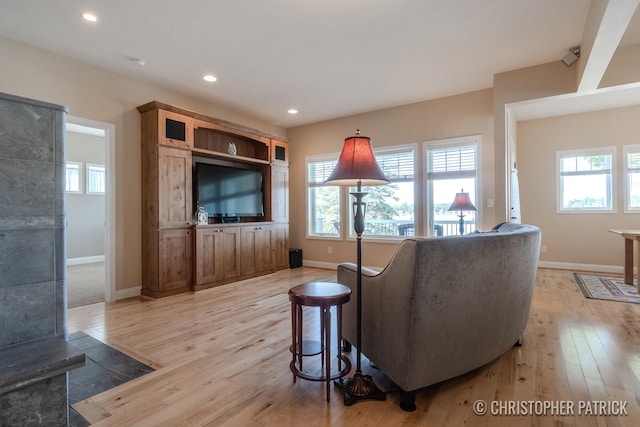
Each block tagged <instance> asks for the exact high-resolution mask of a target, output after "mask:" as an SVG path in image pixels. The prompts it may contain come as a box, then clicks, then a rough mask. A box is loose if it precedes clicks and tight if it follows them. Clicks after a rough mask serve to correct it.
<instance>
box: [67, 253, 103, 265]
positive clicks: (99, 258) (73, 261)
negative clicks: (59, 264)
mask: <svg viewBox="0 0 640 427" xmlns="http://www.w3.org/2000/svg"><path fill="white" fill-rule="evenodd" d="M93 262H104V255H96V256H85V257H79V258H67V265H80V264H91V263H93Z"/></svg>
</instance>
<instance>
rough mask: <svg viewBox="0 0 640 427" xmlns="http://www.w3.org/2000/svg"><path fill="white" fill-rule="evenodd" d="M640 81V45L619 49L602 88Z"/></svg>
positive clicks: (604, 77)
mask: <svg viewBox="0 0 640 427" xmlns="http://www.w3.org/2000/svg"><path fill="white" fill-rule="evenodd" d="M639 81H640V43H639V44H632V45H627V46H624V47H621V48H618V49H617V50H616V52H615V54H614V55H613V58H612V59H611V63H610V64H609V66H608V67H607V71H606V72H605V73H604V76H603V77H602V81H601V82H600V87H601V88H603V87H609V86H616V85H622V84H627V83H636V82H639Z"/></svg>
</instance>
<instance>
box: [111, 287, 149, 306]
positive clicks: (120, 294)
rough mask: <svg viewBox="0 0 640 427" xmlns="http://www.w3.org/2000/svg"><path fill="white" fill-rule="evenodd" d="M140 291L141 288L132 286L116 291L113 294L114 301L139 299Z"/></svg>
mask: <svg viewBox="0 0 640 427" xmlns="http://www.w3.org/2000/svg"><path fill="white" fill-rule="evenodd" d="M141 291H142V286H134V287H132V288H127V289H118V290H117V291H116V292H115V295H116V298H115V300H116V301H120V300H121V299H127V298H134V297H139V296H140V292H141ZM112 302H113V301H112Z"/></svg>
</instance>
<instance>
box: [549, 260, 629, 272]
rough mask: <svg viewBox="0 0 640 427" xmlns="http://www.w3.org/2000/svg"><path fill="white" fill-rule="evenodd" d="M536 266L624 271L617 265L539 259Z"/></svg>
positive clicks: (578, 269) (560, 268)
mask: <svg viewBox="0 0 640 427" xmlns="http://www.w3.org/2000/svg"><path fill="white" fill-rule="evenodd" d="M538 267H541V268H557V269H559V270H577V271H594V272H597V273H619V274H622V273H624V267H621V266H619V265H599V264H576V263H571V262H553V261H540V262H538Z"/></svg>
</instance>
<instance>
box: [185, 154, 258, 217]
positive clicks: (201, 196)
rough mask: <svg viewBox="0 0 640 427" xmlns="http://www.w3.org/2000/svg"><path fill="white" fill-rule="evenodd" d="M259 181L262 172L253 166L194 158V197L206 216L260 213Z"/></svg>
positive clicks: (254, 214)
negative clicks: (208, 161)
mask: <svg viewBox="0 0 640 427" xmlns="http://www.w3.org/2000/svg"><path fill="white" fill-rule="evenodd" d="M262 181H263V176H262V172H261V171H259V170H256V169H251V168H243V167H240V166H238V167H234V166H222V165H217V164H212V163H205V162H196V165H195V185H194V187H195V189H196V194H195V196H196V201H197V203H199V205H200V206H201V207H204V208H205V209H206V211H207V213H208V214H209V217H221V218H223V219H224V218H226V217H247V216H251V217H261V216H264V195H263V185H262Z"/></svg>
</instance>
